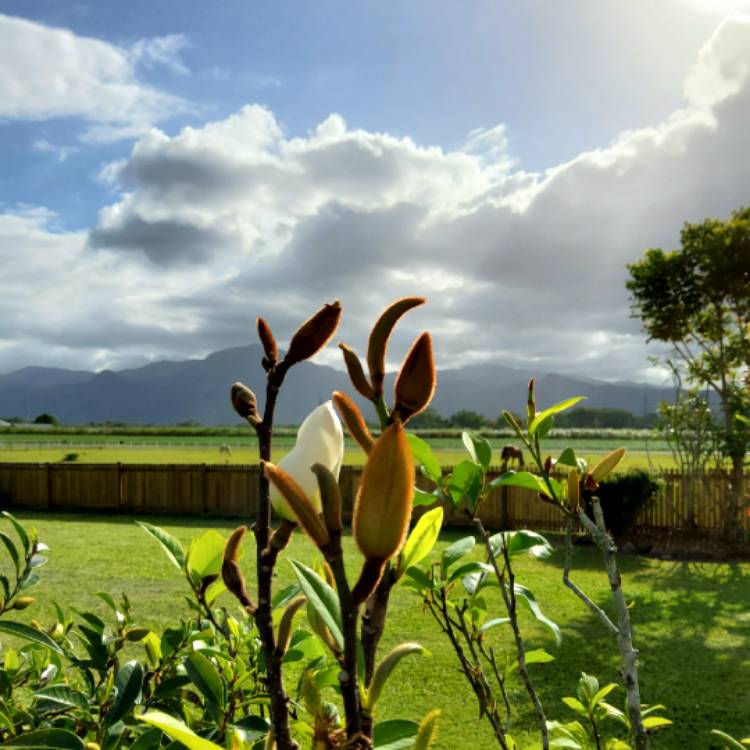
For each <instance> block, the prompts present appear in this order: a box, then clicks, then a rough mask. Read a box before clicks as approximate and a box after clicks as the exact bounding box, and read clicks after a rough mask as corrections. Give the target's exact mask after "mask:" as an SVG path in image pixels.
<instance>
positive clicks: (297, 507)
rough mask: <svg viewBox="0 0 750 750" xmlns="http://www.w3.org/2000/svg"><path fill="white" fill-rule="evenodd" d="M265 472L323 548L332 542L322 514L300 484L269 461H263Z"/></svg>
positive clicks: (302, 523)
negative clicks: (321, 516)
mask: <svg viewBox="0 0 750 750" xmlns="http://www.w3.org/2000/svg"><path fill="white" fill-rule="evenodd" d="M261 466H262V467H263V473H264V474H265V475H266V476H267V477H268V480H269V481H270V482H271V483H272V484H273V485H274V486H275V487H276V489H277V490H278V491H279V492H280V493H281V495H282V496H283V498H284V499H285V500H286V502H287V503H288V505H289V507H290V508H291V510H292V513H293V514H294V516H295V518H296V519H297V522H298V523H299V525H300V526H301V527H302V528H303V529H304V530H305V531H306V532H307V534H308V535H309V536H310V538H311V539H312V540H313V541H314V542H315V544H316V545H317V546H318V547H319V548H320V549H321V550H322V549H325V548H326V547H327V546H328V545H329V544H330V543H331V538H330V537H329V536H328V531H327V529H326V527H325V526H324V525H323V522H322V521H321V520H320V516H319V515H318V513H317V512H316V510H315V508H313V506H312V503H311V502H310V500H309V498H308V497H307V495H305V493H304V492H303V491H302V489H301V488H300V486H299V485H298V484H297V483H296V482H295V481H294V479H292V477H291V476H289V474H287V473H286V472H285V471H284V470H283V469H281V468H279V467H278V466H274V465H273V464H272V463H270V462H268V461H261Z"/></svg>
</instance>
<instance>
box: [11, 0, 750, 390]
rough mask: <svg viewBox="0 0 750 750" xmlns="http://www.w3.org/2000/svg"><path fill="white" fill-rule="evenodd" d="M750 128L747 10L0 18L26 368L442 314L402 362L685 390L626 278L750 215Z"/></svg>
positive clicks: (187, 0) (534, 3) (409, 324)
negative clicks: (261, 322)
mask: <svg viewBox="0 0 750 750" xmlns="http://www.w3.org/2000/svg"><path fill="white" fill-rule="evenodd" d="M748 122H750V0H748V1H747V2H745V1H743V0H660V1H659V2H653V0H632V1H631V2H628V3H620V2H614V0H612V1H611V2H610V1H607V2H602V0H571V1H570V2H565V3H558V2H555V1H554V0H544V1H543V0H526V1H525V2H523V3H518V2H514V1H512V0H502V1H501V0H495V1H494V2H490V1H489V0H476V1H475V2H471V3H466V2H459V0H455V2H447V1H443V0H429V1H428V0H410V1H409V2H406V1H403V2H395V1H394V2H390V3H382V2H370V1H369V0H362V1H361V2H356V3H345V2H343V0H341V1H340V2H329V1H328V0H318V1H317V2H315V3H310V2H303V1H299V2H296V1H294V0H289V1H288V2H283V3H265V2H263V3H261V2H250V1H249V0H244V1H243V2H240V0H222V2H217V3H205V2H197V1H196V0H160V2H159V3H157V4H155V3H153V2H144V1H142V0H131V1H130V2H128V3H121V2H115V1H114V0H98V1H97V2H89V3H87V2H66V3H61V2H59V0H48V1H47V0H20V1H15V0H0V163H1V164H2V170H0V373H3V372H9V371H12V370H15V369H18V368H20V367H24V366H27V365H44V366H58V367H66V368H71V369H86V370H102V369H122V368H125V367H135V366H140V365H143V364H146V363H148V362H150V361H154V360H159V359H186V358H190V357H201V356H205V355H206V354H208V353H210V352H212V351H216V350H219V349H224V348H227V347H230V346H240V345H245V344H247V343H251V342H253V341H254V340H255V334H254V321H255V318H256V316H258V315H262V316H263V317H265V318H266V319H267V320H268V321H269V323H270V324H271V326H272V328H273V330H274V332H275V333H276V335H277V338H278V339H279V340H280V341H281V342H284V341H288V339H289V337H290V336H291V334H292V333H293V332H294V330H295V328H296V326H297V325H298V324H299V323H300V322H301V321H302V320H304V319H305V318H306V317H308V316H309V315H310V314H311V313H312V312H313V311H314V310H316V309H317V308H318V307H320V306H321V305H322V304H323V303H324V302H326V301H331V300H333V299H334V298H338V299H340V300H341V302H342V304H343V307H344V318H343V321H342V325H341V328H340V331H339V335H338V338H339V339H340V340H343V341H346V342H347V343H348V344H349V345H350V346H352V347H353V348H354V349H355V350H358V351H360V352H362V351H363V350H364V349H365V347H366V340H367V333H368V330H369V327H370V325H371V324H372V322H373V320H374V319H375V318H376V316H377V315H378V313H379V311H380V310H381V309H382V308H383V307H385V305H387V304H388V303H389V302H390V301H391V300H393V299H395V298H397V297H399V296H405V295H409V296H411V295H424V296H426V297H427V299H428V304H427V305H426V306H424V307H423V308H420V309H419V310H417V311H414V312H411V313H410V314H409V317H408V318H406V319H405V320H404V323H403V324H402V325H401V326H400V328H399V330H398V334H397V336H396V338H395V339H394V342H393V345H392V347H391V350H390V357H391V359H392V364H393V365H396V364H397V363H398V360H399V358H400V357H401V356H402V355H403V353H404V351H405V349H406V347H407V346H408V344H409V342H410V341H411V339H413V338H414V337H415V336H416V335H417V334H418V333H419V332H420V331H422V330H429V331H431V332H432V334H433V337H434V346H435V354H436V359H437V362H438V365H439V366H441V367H461V366H465V365H470V364H475V363H479V362H498V363H501V364H505V365H508V366H519V367H521V366H523V367H532V368H538V369H539V371H540V372H544V371H556V372H565V373H571V374H578V375H586V376H589V377H596V378H603V379H607V380H624V379H631V380H646V381H651V382H662V381H663V380H664V377H665V375H664V372H663V371H661V370H660V369H659V368H656V367H654V365H653V364H652V363H651V362H650V360H649V356H650V355H653V354H654V353H658V349H657V348H656V347H654V345H647V343H646V341H645V337H644V334H643V333H642V331H641V327H640V323H639V321H638V320H635V319H633V318H632V316H631V315H630V305H629V300H628V294H627V290H626V289H625V281H626V278H627V269H626V264H627V263H632V262H634V261H637V260H638V259H639V258H640V257H642V255H643V253H644V251H645V250H646V249H647V248H649V247H665V248H673V247H676V246H677V245H678V243H679V231H680V228H681V226H682V224H683V222H684V221H701V220H703V219H704V218H706V217H708V216H713V217H719V218H722V217H727V216H728V215H729V213H730V212H731V211H732V210H733V209H735V208H737V207H739V206H741V205H748V204H750V143H749V141H750V138H749V137H748V125H747V123H748ZM319 361H321V362H323V363H326V364H332V365H335V366H340V361H339V352H338V351H337V350H336V349H335V347H330V348H329V350H327V351H326V352H324V353H322V354H321V355H319Z"/></svg>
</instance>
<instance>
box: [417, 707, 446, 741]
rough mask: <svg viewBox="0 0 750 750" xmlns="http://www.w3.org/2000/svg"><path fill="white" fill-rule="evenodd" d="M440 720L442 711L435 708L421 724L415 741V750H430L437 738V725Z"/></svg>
mask: <svg viewBox="0 0 750 750" xmlns="http://www.w3.org/2000/svg"><path fill="white" fill-rule="evenodd" d="M439 719H440V709H439V708H435V709H433V710H432V711H430V713H428V714H427V716H425V717H424V719H422V721H420V722H419V731H418V732H417V737H416V739H415V740H414V750H430V748H431V747H432V743H433V742H434V741H435V739H436V738H437V723H438V720H439Z"/></svg>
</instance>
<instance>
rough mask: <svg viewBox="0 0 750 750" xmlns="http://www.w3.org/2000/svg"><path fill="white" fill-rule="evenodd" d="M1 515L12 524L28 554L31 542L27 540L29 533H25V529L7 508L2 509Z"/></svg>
mask: <svg viewBox="0 0 750 750" xmlns="http://www.w3.org/2000/svg"><path fill="white" fill-rule="evenodd" d="M3 515H4V516H5V517H6V518H7V519H8V520H9V521H10V522H11V523H12V524H13V528H14V529H15V530H16V534H18V538H19V539H20V540H21V544H22V545H23V549H24V552H26V554H27V555H28V554H29V550H30V549H31V542H29V535H28V534H27V533H26V529H24V527H23V526H21V524H20V523H19V522H18V521H17V520H16V519H15V518H14V516H12V515H11V514H10V513H8V511H7V510H4V511H3Z"/></svg>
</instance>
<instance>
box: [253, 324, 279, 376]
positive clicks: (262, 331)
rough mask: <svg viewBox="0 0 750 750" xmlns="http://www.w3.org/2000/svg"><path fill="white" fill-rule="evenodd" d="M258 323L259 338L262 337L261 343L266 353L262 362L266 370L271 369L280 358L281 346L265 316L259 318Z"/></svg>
mask: <svg viewBox="0 0 750 750" xmlns="http://www.w3.org/2000/svg"><path fill="white" fill-rule="evenodd" d="M256 324H257V327H258V338H259V339H260V343H261V344H263V353H264V354H265V357H263V362H262V364H263V367H264V368H265V369H266V370H270V369H271V368H272V367H273V366H274V365H275V364H276V360H277V359H278V358H279V347H278V346H277V345H276V339H275V338H274V337H273V333H271V328H270V327H269V325H268V323H266V321H265V320H263V318H258V320H257V321H256Z"/></svg>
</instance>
